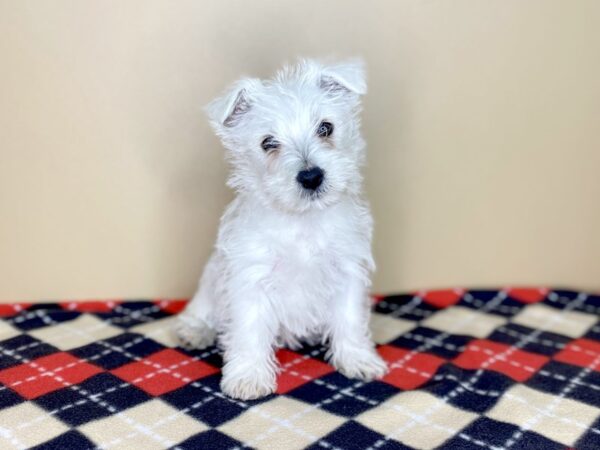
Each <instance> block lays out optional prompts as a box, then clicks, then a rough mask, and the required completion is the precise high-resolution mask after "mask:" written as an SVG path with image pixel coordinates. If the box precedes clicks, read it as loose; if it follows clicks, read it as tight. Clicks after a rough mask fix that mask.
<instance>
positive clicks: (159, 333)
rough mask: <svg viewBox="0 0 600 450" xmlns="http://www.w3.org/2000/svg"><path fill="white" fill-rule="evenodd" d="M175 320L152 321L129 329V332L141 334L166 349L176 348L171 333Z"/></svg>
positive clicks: (174, 317) (174, 318) (175, 341)
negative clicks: (164, 346)
mask: <svg viewBox="0 0 600 450" xmlns="http://www.w3.org/2000/svg"><path fill="white" fill-rule="evenodd" d="M176 320H177V317H176V316H171V317H167V318H164V319H160V320H152V321H150V322H147V323H143V324H141V325H136V326H135V327H131V328H130V329H129V330H130V331H132V332H134V333H139V334H143V335H144V336H146V337H147V338H150V339H152V340H154V341H156V342H160V343H161V344H163V345H166V346H167V347H177V345H178V343H179V342H178V341H177V338H176V337H175V333H174V332H173V324H174V323H175V321H176Z"/></svg>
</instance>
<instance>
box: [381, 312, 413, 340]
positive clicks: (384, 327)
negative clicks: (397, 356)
mask: <svg viewBox="0 0 600 450" xmlns="http://www.w3.org/2000/svg"><path fill="white" fill-rule="evenodd" d="M415 326H416V323H415V322H412V321H410V320H405V319H398V318H396V317H392V316H390V315H386V314H378V313H375V312H374V313H373V314H371V322H370V328H371V333H372V334H373V340H374V341H375V342H377V343H378V344H387V343H388V342H390V341H393V340H394V339H396V338H398V337H400V336H401V335H402V334H403V333H406V332H407V331H410V330H412V329H413V328H415Z"/></svg>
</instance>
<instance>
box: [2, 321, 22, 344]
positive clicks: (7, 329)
mask: <svg viewBox="0 0 600 450" xmlns="http://www.w3.org/2000/svg"><path fill="white" fill-rule="evenodd" d="M19 334H21V332H20V331H19V330H17V329H16V328H15V327H13V326H12V325H11V324H9V323H7V322H0V341H4V340H6V339H10V338H13V337H15V336H18V335H19Z"/></svg>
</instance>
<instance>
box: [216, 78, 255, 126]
mask: <svg viewBox="0 0 600 450" xmlns="http://www.w3.org/2000/svg"><path fill="white" fill-rule="evenodd" d="M260 86H262V84H261V81H260V80H259V79H256V78H244V79H242V80H240V81H238V82H236V83H235V84H234V85H233V86H232V87H231V88H230V89H229V90H228V91H227V92H226V93H225V94H224V95H223V96H221V97H219V98H217V99H215V100H213V101H212V102H211V103H209V104H208V105H207V106H206V112H207V114H208V117H209V119H210V121H211V124H212V126H213V127H214V128H215V130H216V131H217V133H223V132H224V131H225V130H226V129H227V128H233V127H235V126H236V125H238V124H239V123H240V122H241V121H242V120H243V118H244V116H245V114H246V113H247V112H248V111H250V110H251V109H252V103H253V100H254V97H255V95H256V92H257V91H258V89H260Z"/></svg>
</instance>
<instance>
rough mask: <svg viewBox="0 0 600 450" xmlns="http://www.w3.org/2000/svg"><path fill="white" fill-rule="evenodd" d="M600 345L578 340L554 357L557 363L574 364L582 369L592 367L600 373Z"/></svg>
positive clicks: (586, 340) (587, 340) (570, 343)
mask: <svg viewBox="0 0 600 450" xmlns="http://www.w3.org/2000/svg"><path fill="white" fill-rule="evenodd" d="M598 358H600V343H598V342H594V341H590V340H589V339H576V340H574V341H572V342H569V344H568V345H567V346H566V347H565V348H564V349H563V350H561V351H560V352H559V353H557V354H556V355H554V359H555V360H556V361H560V362H564V363H568V364H574V365H576V366H581V367H591V368H592V369H594V370H597V371H599V372H600V364H599V363H598Z"/></svg>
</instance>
